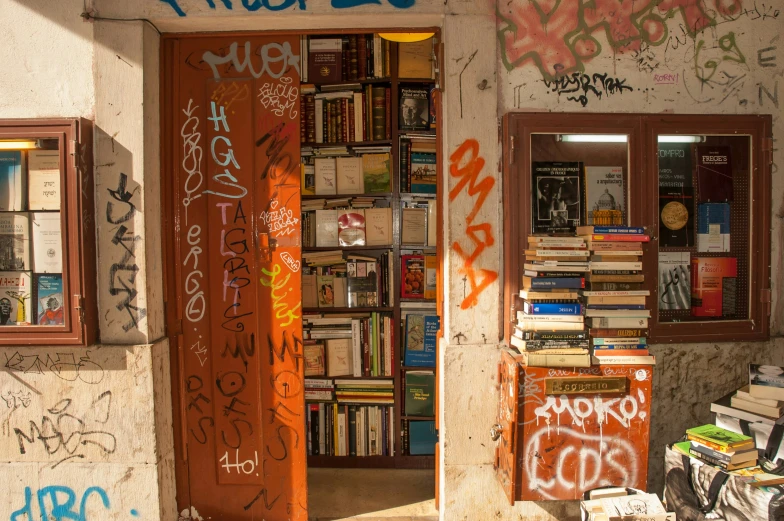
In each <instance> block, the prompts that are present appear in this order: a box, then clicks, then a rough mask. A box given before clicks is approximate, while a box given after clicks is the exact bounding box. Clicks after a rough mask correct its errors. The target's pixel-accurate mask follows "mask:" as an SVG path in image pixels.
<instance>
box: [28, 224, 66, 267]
mask: <svg viewBox="0 0 784 521" xmlns="http://www.w3.org/2000/svg"><path fill="white" fill-rule="evenodd" d="M30 215H31V216H32V226H31V228H30V229H31V231H32V239H33V266H32V269H33V271H35V272H37V273H62V271H63V244H62V237H61V233H60V212H31V213H30Z"/></svg>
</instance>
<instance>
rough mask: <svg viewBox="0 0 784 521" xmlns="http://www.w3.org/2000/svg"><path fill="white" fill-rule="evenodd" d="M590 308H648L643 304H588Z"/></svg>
mask: <svg viewBox="0 0 784 521" xmlns="http://www.w3.org/2000/svg"><path fill="white" fill-rule="evenodd" d="M586 307H587V308H588V309H646V308H645V306H643V305H642V304H588V306H586Z"/></svg>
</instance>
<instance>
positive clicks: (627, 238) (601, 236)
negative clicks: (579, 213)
mask: <svg viewBox="0 0 784 521" xmlns="http://www.w3.org/2000/svg"><path fill="white" fill-rule="evenodd" d="M581 237H585V238H586V239H587V240H589V241H594V242H596V241H599V242H607V241H611V242H613V241H614V242H650V240H651V238H650V237H649V236H647V235H631V234H629V235H622V234H605V233H593V234H590V235H582V236H581Z"/></svg>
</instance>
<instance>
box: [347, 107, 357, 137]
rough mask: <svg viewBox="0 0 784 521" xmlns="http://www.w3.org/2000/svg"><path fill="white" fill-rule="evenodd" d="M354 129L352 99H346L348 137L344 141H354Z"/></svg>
mask: <svg viewBox="0 0 784 521" xmlns="http://www.w3.org/2000/svg"><path fill="white" fill-rule="evenodd" d="M355 132H356V131H355V129H354V101H353V100H349V101H348V139H346V141H354V140H355V139H354V138H355V137H356V134H355Z"/></svg>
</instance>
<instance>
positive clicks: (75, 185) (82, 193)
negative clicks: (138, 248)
mask: <svg viewBox="0 0 784 521" xmlns="http://www.w3.org/2000/svg"><path fill="white" fill-rule="evenodd" d="M92 135H93V125H92V122H91V121H89V120H85V119H82V118H57V119H0V140H10V139H22V138H24V139H36V138H50V139H52V138H55V139H57V140H58V142H59V151H60V165H61V166H60V190H61V195H60V212H61V214H60V217H61V223H62V228H61V235H62V251H63V272H62V274H63V300H64V302H63V307H64V308H65V311H66V316H65V323H64V324H63V325H62V326H37V325H30V326H3V327H2V329H0V333H1V334H0V345H3V346H12V345H18V346H21V345H28V346H34V345H35V346H47V345H68V346H88V345H91V344H93V343H94V342H96V340H97V338H98V307H97V302H96V300H97V298H96V297H97V290H96V287H97V279H96V277H95V273H96V259H95V218H94V208H95V199H94V195H93V194H94V187H93V184H94V183H93V162H92ZM23 211H28V210H23ZM31 240H32V236H31ZM30 271H32V270H30ZM33 283H34V279H33V278H32V277H31V284H33ZM32 304H33V302H32V299H31V302H30V305H32ZM33 309H36V310H37V306H35V307H34V308H33Z"/></svg>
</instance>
